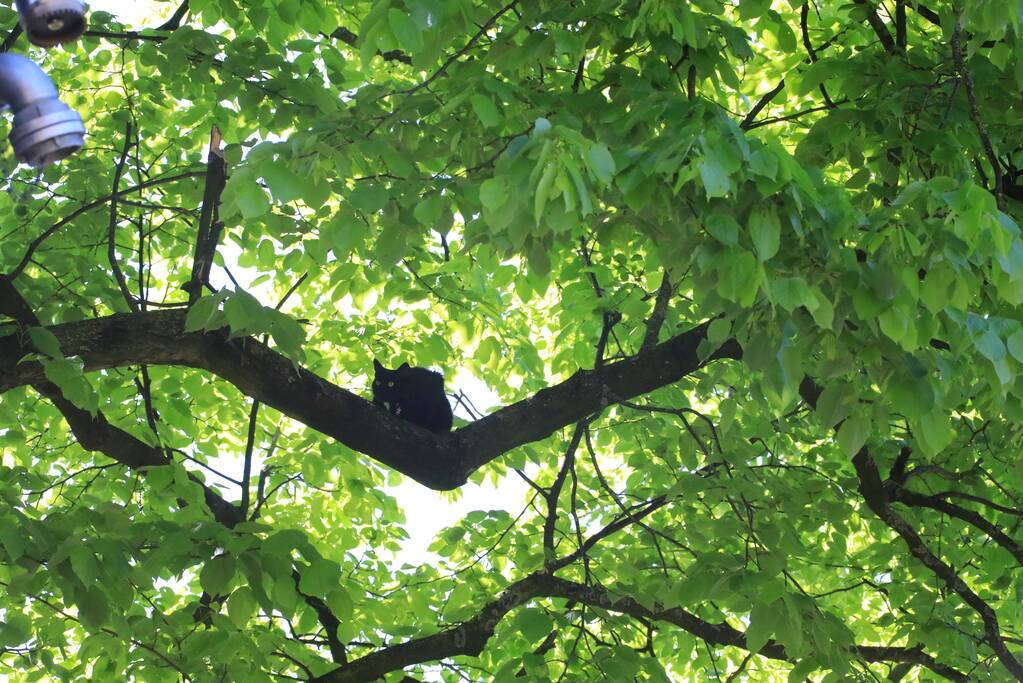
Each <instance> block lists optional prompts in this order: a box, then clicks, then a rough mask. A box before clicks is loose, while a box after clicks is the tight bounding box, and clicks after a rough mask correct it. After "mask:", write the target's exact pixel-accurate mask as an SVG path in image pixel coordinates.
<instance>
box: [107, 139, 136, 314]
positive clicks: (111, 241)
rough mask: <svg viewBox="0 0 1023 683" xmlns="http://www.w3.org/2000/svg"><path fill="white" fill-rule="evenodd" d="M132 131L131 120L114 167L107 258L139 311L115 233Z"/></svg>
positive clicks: (133, 307)
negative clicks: (121, 185) (129, 284)
mask: <svg viewBox="0 0 1023 683" xmlns="http://www.w3.org/2000/svg"><path fill="white" fill-rule="evenodd" d="M131 133H132V126H131V121H129V122H128V123H126V124H125V125H124V148H123V149H122V150H121V158H120V159H118V161H117V165H116V166H115V167H114V186H113V189H112V190H111V191H110V222H109V224H108V226H107V260H108V261H109V262H110V269H111V270H112V271H113V272H114V280H116V281H117V288H118V289H120V290H121V296H123V297H124V300H125V302H126V303H127V304H128V308H130V309H131V310H132V311H133V312H138V310H139V306H138V303H137V302H136V301H135V299H134V297H132V295H131V292H130V291H128V283H127V282H126V281H125V279H124V273H122V272H121V267H120V266H119V265H118V264H117V249H116V248H117V242H116V240H115V234H116V230H117V191H118V188H119V186H120V184H121V174H122V173H123V172H124V162H125V161H127V159H128V150H129V149H130V148H131Z"/></svg>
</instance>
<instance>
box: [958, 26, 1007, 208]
mask: <svg viewBox="0 0 1023 683" xmlns="http://www.w3.org/2000/svg"><path fill="white" fill-rule="evenodd" d="M962 31H963V20H962V17H956V24H955V28H954V29H952V57H953V59H954V60H955V65H956V71H958V72H959V77H960V78H961V79H962V81H963V85H964V86H965V87H966V99H967V100H969V103H970V118H971V119H973V125H974V126H976V128H977V135H979V136H980V142H981V144H982V145H983V146H984V154H985V155H987V160H988V163H989V164H991V168H992V169H993V170H994V173H995V189H994V195H995V201H996V202H997V204H998V210H999V211H1005V192H1004V191H1003V189H1002V185H1003V182H1004V180H1003V177H1002V164H1001V162H999V161H998V156H997V155H996V154H995V149H994V147H993V146H992V145H991V138H990V137H989V136H988V133H987V126H985V125H984V120H983V119H982V118H981V117H980V107H979V106H977V94H976V92H974V89H973V75H972V74H971V73H970V70H969V69H967V68H966V62H965V61H964V60H963V49H962V45H961V44H960V36H961V34H962Z"/></svg>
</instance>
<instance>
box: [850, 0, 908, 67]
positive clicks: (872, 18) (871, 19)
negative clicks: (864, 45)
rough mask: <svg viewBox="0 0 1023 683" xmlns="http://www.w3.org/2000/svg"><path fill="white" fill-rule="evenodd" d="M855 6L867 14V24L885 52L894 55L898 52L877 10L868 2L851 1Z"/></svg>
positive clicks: (863, 0)
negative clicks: (864, 10) (858, 6)
mask: <svg viewBox="0 0 1023 683" xmlns="http://www.w3.org/2000/svg"><path fill="white" fill-rule="evenodd" d="M853 1H854V2H855V3H856V4H857V5H860V6H862V7H864V8H865V9H866V12H867V23H868V24H870V27H871V28H872V29H874V33H875V34H877V39H878V40H880V41H881V45H883V46H884V49H885V52H889V53H892V54H894V53H895V52H898V48H897V47H896V46H895V41H894V40H892V34H891V33H889V32H888V27H887V26H885V25H884V22H883V21H882V20H881V17H880V16H878V14H877V9H875V8H874V6H873V4H871V3H870V1H869V0H853Z"/></svg>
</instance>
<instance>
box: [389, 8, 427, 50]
mask: <svg viewBox="0 0 1023 683" xmlns="http://www.w3.org/2000/svg"><path fill="white" fill-rule="evenodd" d="M387 23H388V24H390V26H391V31H393V32H394V37H395V38H397V39H398V44H399V45H401V47H402V49H404V50H405V51H406V52H408V53H410V54H415V53H417V52H419V51H420V50H422V49H423V36H422V33H420V31H419V27H418V26H416V23H415V22H414V21H412V18H411V17H410V16H409V15H408V14H406V13H405V12H402V11H401V10H399V9H395V8H393V7H392V8H391V9H389V10H387Z"/></svg>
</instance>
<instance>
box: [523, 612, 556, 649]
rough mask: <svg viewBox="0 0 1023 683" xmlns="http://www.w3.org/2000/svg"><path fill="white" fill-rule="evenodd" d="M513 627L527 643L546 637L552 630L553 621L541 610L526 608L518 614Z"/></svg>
mask: <svg viewBox="0 0 1023 683" xmlns="http://www.w3.org/2000/svg"><path fill="white" fill-rule="evenodd" d="M515 625H516V626H517V627H518V629H519V631H520V632H521V633H522V635H524V636H525V637H526V639H527V640H528V641H529V642H531V643H532V642H535V641H537V640H539V639H540V638H543V637H545V636H547V634H549V633H550V632H551V629H553V628H554V620H553V619H551V618H550V616H549V615H548V614H547V613H546V612H545V611H544V610H542V609H538V608H535V607H528V608H526V609H523V610H521V611H520V612H519V614H518V615H517V616H516V618H515Z"/></svg>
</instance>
